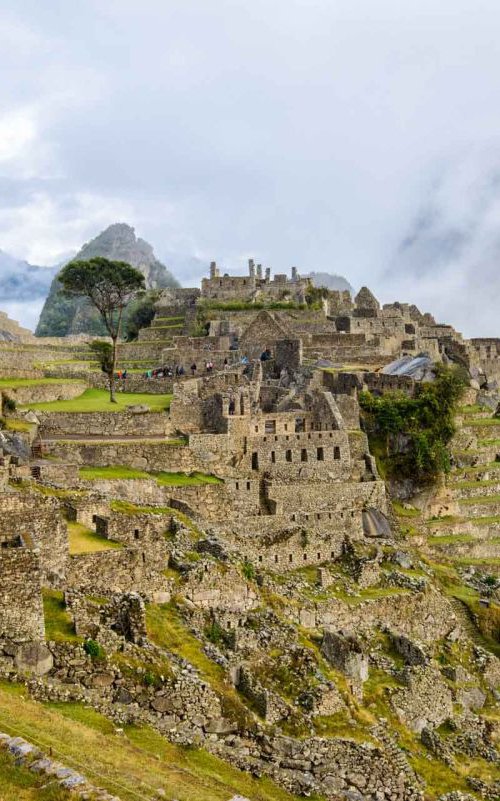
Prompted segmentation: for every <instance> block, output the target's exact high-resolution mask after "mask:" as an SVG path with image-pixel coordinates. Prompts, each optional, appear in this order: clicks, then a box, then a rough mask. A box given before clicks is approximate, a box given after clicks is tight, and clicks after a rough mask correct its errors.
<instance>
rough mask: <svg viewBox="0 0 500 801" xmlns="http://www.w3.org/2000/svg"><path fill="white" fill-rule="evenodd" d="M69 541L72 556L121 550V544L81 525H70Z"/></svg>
mask: <svg viewBox="0 0 500 801" xmlns="http://www.w3.org/2000/svg"><path fill="white" fill-rule="evenodd" d="M68 539H69V552H70V555H71V556H73V555H76V554H82V553H97V551H110V550H113V549H117V548H121V547H122V546H121V543H119V542H113V541H112V540H107V539H106V537H101V535H100V534H96V532H95V531H92V529H90V528H87V527H86V526H83V525H82V524H81V523H75V522H69V523H68Z"/></svg>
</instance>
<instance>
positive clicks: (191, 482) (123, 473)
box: [80, 465, 221, 487]
mask: <svg viewBox="0 0 500 801" xmlns="http://www.w3.org/2000/svg"><path fill="white" fill-rule="evenodd" d="M80 478H82V479H84V480H86V481H96V480H98V479H100V478H105V479H133V478H152V479H154V480H155V481H156V483H157V484H158V485H159V486H160V487H188V486H199V485H200V484H220V483H221V480H220V479H219V478H217V477H216V476H211V475H205V474H204V473H190V474H188V473H166V472H160V473H146V472H145V471H144V470H135V469H134V468H133V467H125V466H122V465H109V466H108V467H81V468H80Z"/></svg>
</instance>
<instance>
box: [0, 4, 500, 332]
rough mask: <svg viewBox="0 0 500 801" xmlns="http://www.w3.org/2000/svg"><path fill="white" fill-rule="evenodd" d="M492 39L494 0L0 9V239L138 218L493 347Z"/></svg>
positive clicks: (175, 245)
mask: <svg viewBox="0 0 500 801" xmlns="http://www.w3.org/2000/svg"><path fill="white" fill-rule="evenodd" d="M499 35H500V3H499V2H498V0H467V1H466V0H439V2H437V0H404V1H403V0H251V2H250V0H141V2H139V0H135V2H132V1H131V0H43V2H40V0H33V2H31V0H2V2H1V5H0V64H1V75H2V80H1V81H0V248H2V249H3V250H6V251H8V252H10V253H12V254H13V255H15V256H18V257H22V258H26V259H28V260H29V261H31V262H34V263H37V264H51V263H54V262H55V261H57V260H58V259H59V258H60V256H61V254H65V253H67V252H68V251H71V250H76V249H78V248H79V247H80V245H81V244H82V243H83V242H84V241H86V240H88V239H90V238H91V237H92V236H95V235H96V234H97V233H98V232H99V231H100V230H102V229H103V228H104V227H106V226H107V225H108V224H110V223H112V222H118V221H122V222H128V223H130V224H131V225H134V227H135V228H136V232H137V233H138V234H139V235H141V236H143V237H144V238H145V239H147V240H148V241H150V242H151V244H152V245H153V246H154V247H155V250H156V252H157V254H158V256H159V257H160V258H162V256H163V257H164V256H165V254H166V253H167V252H168V251H175V252H178V253H182V254H186V255H193V256H198V257H200V258H202V259H204V260H206V261H207V263H208V261H210V260H211V259H213V258H216V259H217V261H219V262H221V263H222V264H224V265H225V266H226V267H227V268H228V269H236V270H237V269H241V268H242V265H243V263H244V260H246V259H247V258H248V256H254V257H255V258H256V259H257V260H258V261H261V262H263V263H264V264H267V265H270V266H271V267H272V268H273V269H276V270H279V271H283V270H285V269H288V268H289V267H290V266H291V265H292V264H294V265H297V266H298V267H299V269H301V270H302V271H303V272H306V271H309V270H328V271H332V272H338V273H340V274H343V275H345V276H346V277H347V278H348V279H349V281H350V282H351V283H352V284H353V285H354V286H356V287H359V286H361V285H362V284H368V285H369V286H370V287H371V288H372V289H373V290H374V292H375V293H376V294H377V295H378V296H379V297H380V299H381V300H382V301H389V300H394V299H400V300H405V301H411V302H416V303H418V304H419V305H420V306H421V307H422V309H424V310H429V311H431V312H433V313H435V315H436V316H437V317H438V318H440V319H441V320H442V321H447V322H452V323H453V324H454V325H455V326H456V327H458V328H459V329H460V330H462V331H463V332H464V333H465V334H467V335H469V336H472V335H476V336H477V335H491V336H495V335H498V336H500V321H499V320H498V319H497V317H498V315H497V306H498V303H499V299H500V78H499V76H500V48H499V46H498V40H499ZM178 277H179V278H180V279H181V280H184V282H186V281H187V280H188V279H189V282H192V281H193V278H194V277H193V276H192V275H190V276H182V275H181V276H178Z"/></svg>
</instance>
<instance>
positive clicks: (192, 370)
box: [191, 362, 198, 376]
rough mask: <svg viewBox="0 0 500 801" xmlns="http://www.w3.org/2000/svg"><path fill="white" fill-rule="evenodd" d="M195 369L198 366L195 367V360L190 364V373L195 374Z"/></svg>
mask: <svg viewBox="0 0 500 801" xmlns="http://www.w3.org/2000/svg"><path fill="white" fill-rule="evenodd" d="M197 369H198V368H197V367H196V363H195V362H193V363H192V365H191V374H192V375H193V376H195V375H196V370H197Z"/></svg>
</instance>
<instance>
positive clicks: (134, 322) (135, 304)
mask: <svg viewBox="0 0 500 801" xmlns="http://www.w3.org/2000/svg"><path fill="white" fill-rule="evenodd" d="M158 297H159V293H158V292H156V291H151V290H150V291H149V292H146V293H145V294H144V295H141V296H140V297H138V298H136V299H135V300H133V301H132V302H131V303H130V304H129V306H128V308H127V310H126V316H125V320H124V329H125V339H126V340H127V342H132V341H133V340H135V339H137V337H138V335H139V331H140V329H141V328H149V326H150V325H151V323H152V321H153V318H154V316H155V306H154V304H155V302H156V301H157V300H158Z"/></svg>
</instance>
